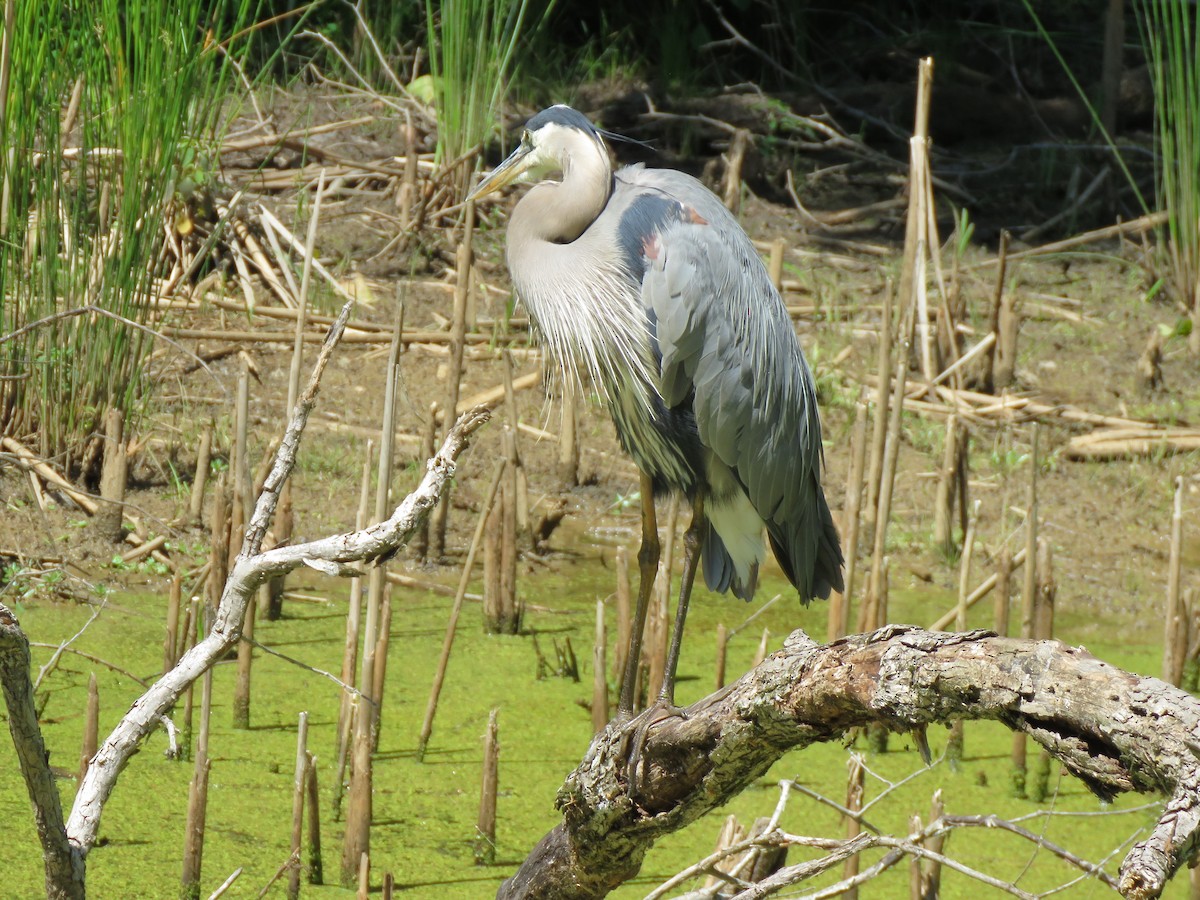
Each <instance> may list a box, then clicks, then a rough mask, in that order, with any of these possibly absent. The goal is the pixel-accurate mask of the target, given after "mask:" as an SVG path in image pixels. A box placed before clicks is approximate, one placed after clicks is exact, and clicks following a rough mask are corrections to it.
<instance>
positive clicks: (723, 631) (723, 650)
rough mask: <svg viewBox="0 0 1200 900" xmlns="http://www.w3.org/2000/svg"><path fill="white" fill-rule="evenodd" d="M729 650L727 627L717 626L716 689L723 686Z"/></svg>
mask: <svg viewBox="0 0 1200 900" xmlns="http://www.w3.org/2000/svg"><path fill="white" fill-rule="evenodd" d="M728 651H729V629H727V628H726V627H725V626H724V625H718V626H717V664H716V666H715V667H714V668H715V669H716V690H718V691H719V690H720V689H721V688H723V687H725V662H726V656H727V654H728Z"/></svg>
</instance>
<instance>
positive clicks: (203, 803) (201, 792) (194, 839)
mask: <svg viewBox="0 0 1200 900" xmlns="http://www.w3.org/2000/svg"><path fill="white" fill-rule="evenodd" d="M212 678H213V673H212V669H208V670H206V671H205V673H204V677H203V679H202V682H201V683H202V687H201V691H200V729H199V734H198V736H197V738H196V754H195V767H194V770H193V774H192V781H191V783H190V784H189V785H188V808H187V825H186V827H185V831H184V845H183V876H182V884H183V896H184V897H185V898H188V900H193V898H199V896H200V872H201V869H202V867H203V862H204V826H205V820H206V818H207V814H208V776H209V771H210V769H211V765H212V763H211V760H209V758H208V723H209V720H210V717H211V713H212Z"/></svg>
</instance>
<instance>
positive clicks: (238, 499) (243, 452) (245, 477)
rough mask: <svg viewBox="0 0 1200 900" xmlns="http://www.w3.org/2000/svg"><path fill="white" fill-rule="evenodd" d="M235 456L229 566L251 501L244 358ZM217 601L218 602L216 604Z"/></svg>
mask: <svg viewBox="0 0 1200 900" xmlns="http://www.w3.org/2000/svg"><path fill="white" fill-rule="evenodd" d="M234 409H235V413H234V431H233V460H232V461H231V465H230V466H229V472H230V477H231V478H232V479H233V503H232V505H231V506H230V513H229V515H230V526H229V555H228V562H227V563H226V567H227V568H232V567H233V561H234V560H235V559H237V555H238V554H239V553H240V552H241V550H242V540H243V538H244V537H245V525H246V509H247V508H248V506H249V505H250V503H251V502H252V501H251V498H250V497H249V496H247V495H248V494H249V490H250V489H249V487H248V485H249V481H250V460H249V450H250V370H249V367H248V365H247V363H246V361H245V360H244V359H243V362H242V371H241V372H240V373H239V375H238V383H237V401H236V406H235V407H234ZM214 605H215V604H214Z"/></svg>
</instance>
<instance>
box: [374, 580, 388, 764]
mask: <svg viewBox="0 0 1200 900" xmlns="http://www.w3.org/2000/svg"><path fill="white" fill-rule="evenodd" d="M379 609H380V612H379V637H378V638H377V639H376V641H375V669H374V673H373V676H372V681H371V698H372V699H373V700H374V701H375V730H374V732H372V734H371V749H372V750H378V749H379V732H380V724H381V717H380V713H381V710H382V708H383V691H384V686H385V682H386V681H387V660H388V644H389V643H390V642H391V634H392V583H391V582H390V581H387V580H386V579H385V580H384V584H383V599H382V600H381V602H380V606H379Z"/></svg>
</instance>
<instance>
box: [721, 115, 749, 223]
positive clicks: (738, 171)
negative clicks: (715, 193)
mask: <svg viewBox="0 0 1200 900" xmlns="http://www.w3.org/2000/svg"><path fill="white" fill-rule="evenodd" d="M749 147H750V132H749V131H747V130H746V129H745V128H739V129H737V130H736V131H735V132H734V133H733V140H732V141H730V143H729V150H728V151H727V153H726V155H725V178H724V180H723V181H722V187H721V197H722V199H723V200H724V202H725V208H726V209H728V210H730V211H731V212H734V213H736V212H737V211H738V207H739V206H741V200H742V166H743V165H744V164H745V162H746V151H747V150H748V149H749Z"/></svg>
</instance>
